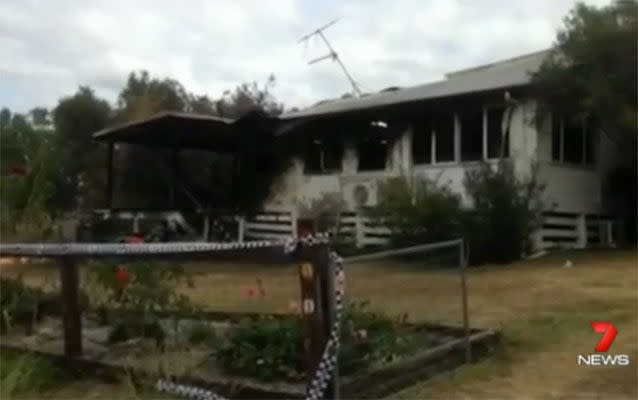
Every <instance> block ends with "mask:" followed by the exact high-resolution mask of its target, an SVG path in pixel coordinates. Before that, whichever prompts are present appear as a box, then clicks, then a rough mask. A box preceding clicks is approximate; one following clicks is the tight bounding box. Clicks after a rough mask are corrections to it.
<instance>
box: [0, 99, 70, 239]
mask: <svg viewBox="0 0 638 400" xmlns="http://www.w3.org/2000/svg"><path fill="white" fill-rule="evenodd" d="M5 111H6V112H8V113H9V114H8V115H9V116H7V117H6V118H7V120H8V122H7V125H5V126H4V128H3V129H2V130H1V132H0V153H1V154H0V164H1V165H2V176H1V177H0V180H1V181H0V229H1V232H2V234H3V235H7V236H9V237H12V238H14V239H17V238H20V239H22V240H34V239H36V240H44V239H45V237H46V236H47V231H49V230H50V228H51V223H52V219H53V217H54V215H53V213H52V212H51V211H49V210H50V209H51V208H52V203H53V198H54V194H55V192H56V191H57V188H56V185H55V182H54V181H55V177H56V176H58V175H59V171H58V170H57V169H56V166H55V161H56V160H55V156H56V151H55V148H54V147H53V146H52V144H51V142H52V134H51V132H50V131H47V130H43V129H35V128H33V127H32V126H31V125H29V124H28V123H27V125H22V124H21V123H18V124H14V122H13V121H14V120H15V119H16V118H12V117H10V115H11V114H10V111H9V110H8V109H5ZM15 115H16V114H14V116H15ZM16 166H19V167H20V168H21V169H22V171H23V173H21V174H15V173H13V172H12V171H13V170H15V168H16ZM6 172H8V173H6ZM43 236H44V237H43Z"/></svg>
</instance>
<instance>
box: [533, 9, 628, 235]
mask: <svg viewBox="0 0 638 400" xmlns="http://www.w3.org/2000/svg"><path fill="white" fill-rule="evenodd" d="M637 37H638V2H636V0H615V1H613V2H612V3H611V4H610V5H608V6H606V7H601V8H597V7H593V6H588V5H585V4H582V3H578V4H576V6H575V7H574V8H573V9H572V11H571V12H570V13H569V15H568V16H567V17H566V18H565V20H564V27H563V28H562V29H561V30H560V31H559V32H558V34H557V38H556V43H555V47H554V50H553V51H552V54H551V55H550V56H549V57H548V58H547V59H546V60H545V61H544V63H543V64H542V66H541V68H540V69H539V71H538V72H537V73H535V74H534V75H533V76H532V84H533V87H534V91H535V95H536V97H537V98H538V99H539V109H538V112H537V115H536V122H537V124H540V123H542V121H543V118H544V116H545V115H546V114H547V112H548V111H553V112H556V113H559V114H562V115H564V116H572V118H575V119H585V118H586V119H589V121H591V122H594V123H595V126H596V127H597V128H598V130H599V131H600V132H602V134H604V135H605V136H606V137H607V138H608V139H609V140H610V141H611V142H612V143H614V144H615V155H614V157H613V159H615V160H618V161H619V165H618V166H617V167H614V168H613V169H612V170H610V171H606V173H607V175H606V176H605V179H604V181H603V187H604V193H603V194H604V197H603V201H604V204H605V206H606V208H608V209H610V210H613V211H614V213H615V214H617V215H627V216H628V220H627V224H626V225H627V226H628V227H631V229H630V230H628V231H627V232H626V234H627V238H628V240H631V241H635V240H636V236H635V235H636V202H637V201H638V199H637V197H636V195H637V192H638V176H637V175H636V168H637V157H636V156H637V152H636V146H637V144H638V140H637V132H638V130H637V122H638V115H637V114H638V101H637V97H638V96H637V93H636V87H638V41H637V40H636V38H637Z"/></svg>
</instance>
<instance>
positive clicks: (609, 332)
mask: <svg viewBox="0 0 638 400" xmlns="http://www.w3.org/2000/svg"><path fill="white" fill-rule="evenodd" d="M591 327H592V329H593V330H594V332H596V333H602V334H603V335H602V336H601V338H600V340H598V343H596V347H594V350H595V351H596V352H598V353H606V352H607V350H609V348H610V347H611V345H612V343H613V342H614V339H616V335H618V330H617V329H616V328H615V327H614V325H612V324H611V322H606V321H592V322H591ZM578 365H620V366H627V365H629V355H627V354H588V355H579V356H578Z"/></svg>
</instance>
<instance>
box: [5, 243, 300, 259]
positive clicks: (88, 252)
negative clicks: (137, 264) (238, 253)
mask: <svg viewBox="0 0 638 400" xmlns="http://www.w3.org/2000/svg"><path fill="white" fill-rule="evenodd" d="M289 242H290V240H289V239H286V240H255V241H247V242H228V243H227V242H214V243H207V242H203V243H201V242H175V243H136V244H123V243H63V244H59V243H39V244H35V243H33V244H0V254H11V255H15V256H31V257H55V256H72V255H80V256H99V255H136V254H138V255H139V254H176V253H181V254H188V253H203V252H214V251H225V250H237V249H254V248H263V247H277V246H281V245H282V244H283V245H284V246H289Z"/></svg>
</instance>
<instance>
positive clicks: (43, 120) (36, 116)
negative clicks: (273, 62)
mask: <svg viewBox="0 0 638 400" xmlns="http://www.w3.org/2000/svg"><path fill="white" fill-rule="evenodd" d="M29 115H30V116H31V120H32V121H33V124H34V125H47V124H48V123H49V122H50V121H49V110H47V109H46V108H44V107H35V108H33V109H31V111H29Z"/></svg>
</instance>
